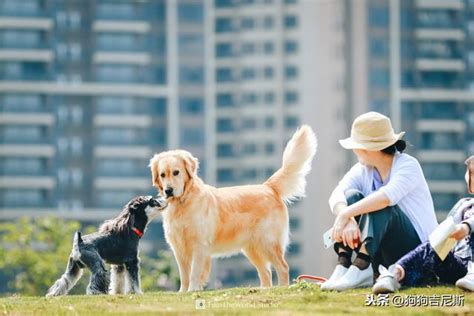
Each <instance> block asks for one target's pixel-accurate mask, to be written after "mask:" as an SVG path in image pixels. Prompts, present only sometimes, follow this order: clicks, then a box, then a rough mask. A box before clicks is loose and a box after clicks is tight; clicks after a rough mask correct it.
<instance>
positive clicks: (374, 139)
mask: <svg viewBox="0 0 474 316" xmlns="http://www.w3.org/2000/svg"><path fill="white" fill-rule="evenodd" d="M351 138H352V139H353V140H354V141H356V142H359V143H366V142H369V143H382V142H387V141H392V140H394V139H396V138H397V137H396V135H393V134H391V135H383V136H377V137H374V136H367V135H360V134H359V135H353V136H351Z"/></svg>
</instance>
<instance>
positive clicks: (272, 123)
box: [265, 117, 275, 129]
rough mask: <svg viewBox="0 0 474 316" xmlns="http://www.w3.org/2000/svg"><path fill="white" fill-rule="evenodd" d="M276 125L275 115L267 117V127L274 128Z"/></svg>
mask: <svg viewBox="0 0 474 316" xmlns="http://www.w3.org/2000/svg"><path fill="white" fill-rule="evenodd" d="M274 126H275V119H274V118H273V117H266V118H265V128H266V129H272V128H273V127H274Z"/></svg>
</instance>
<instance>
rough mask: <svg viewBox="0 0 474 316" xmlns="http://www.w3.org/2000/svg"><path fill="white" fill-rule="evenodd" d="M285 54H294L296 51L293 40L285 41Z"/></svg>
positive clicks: (296, 46) (295, 44)
mask: <svg viewBox="0 0 474 316" xmlns="http://www.w3.org/2000/svg"><path fill="white" fill-rule="evenodd" d="M284 46H285V47H284V49H285V53H287V54H294V53H296V52H297V51H298V43H297V42H296V41H293V40H287V41H285V44H284Z"/></svg>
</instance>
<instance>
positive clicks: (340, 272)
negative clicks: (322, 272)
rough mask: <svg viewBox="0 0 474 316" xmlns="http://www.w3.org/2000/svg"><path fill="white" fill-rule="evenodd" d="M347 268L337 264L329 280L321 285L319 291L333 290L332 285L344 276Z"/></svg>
mask: <svg viewBox="0 0 474 316" xmlns="http://www.w3.org/2000/svg"><path fill="white" fill-rule="evenodd" d="M347 270H349V269H348V268H346V267H344V266H342V265H340V264H338V265H337V266H336V268H335V269H334V271H333V272H332V274H331V276H330V277H329V279H327V281H326V282H324V283H323V284H321V290H333V285H334V283H335V282H336V281H337V280H339V279H340V278H342V277H343V276H344V274H346V272H347Z"/></svg>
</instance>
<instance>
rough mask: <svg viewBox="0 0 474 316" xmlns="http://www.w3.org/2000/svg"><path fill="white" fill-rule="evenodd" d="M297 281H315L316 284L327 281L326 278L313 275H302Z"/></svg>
mask: <svg viewBox="0 0 474 316" xmlns="http://www.w3.org/2000/svg"><path fill="white" fill-rule="evenodd" d="M296 280H297V281H301V280H311V281H316V283H317V284H323V283H324V282H326V281H327V279H326V278H323V277H320V276H314V275H309V274H302V275H299V276H298V277H297V278H296Z"/></svg>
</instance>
